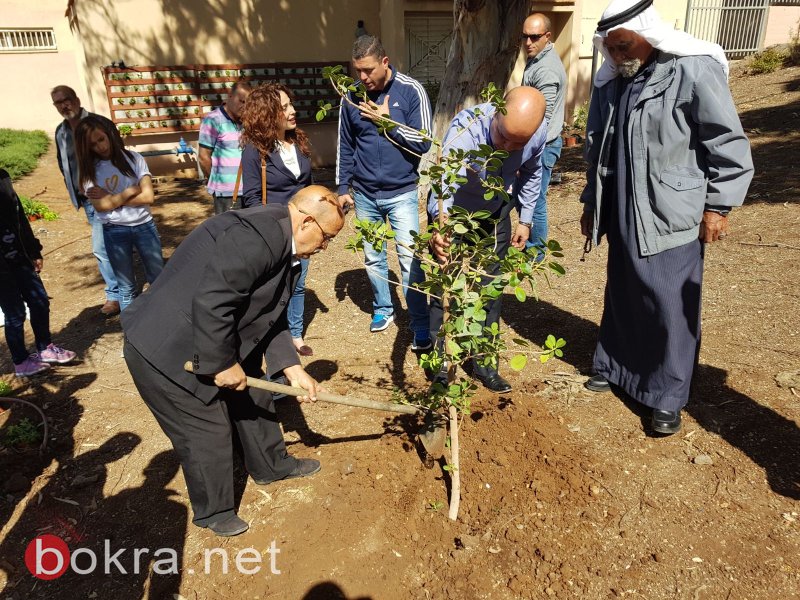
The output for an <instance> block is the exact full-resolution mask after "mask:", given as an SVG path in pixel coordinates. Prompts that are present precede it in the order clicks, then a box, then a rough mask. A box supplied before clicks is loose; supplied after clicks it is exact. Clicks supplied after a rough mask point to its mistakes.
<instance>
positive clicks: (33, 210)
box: [19, 196, 58, 221]
mask: <svg viewBox="0 0 800 600" xmlns="http://www.w3.org/2000/svg"><path fill="white" fill-rule="evenodd" d="M19 200H20V202H21V203H22V210H23V211H25V216H26V217H28V220H29V221H37V220H38V219H44V220H45V221H55V220H56V219H57V218H58V214H57V213H55V212H53V211H52V210H51V209H50V207H49V206H47V205H46V204H45V203H44V202H38V201H36V200H31V199H30V198H28V197H27V196H20V197H19Z"/></svg>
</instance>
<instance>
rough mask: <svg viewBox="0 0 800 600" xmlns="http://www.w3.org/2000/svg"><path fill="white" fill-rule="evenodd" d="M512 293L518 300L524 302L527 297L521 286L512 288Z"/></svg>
mask: <svg viewBox="0 0 800 600" xmlns="http://www.w3.org/2000/svg"><path fill="white" fill-rule="evenodd" d="M514 295H515V296H516V297H517V300H519V301H520V302H525V300H526V299H527V297H528V294H526V293H525V290H524V289H523V288H522V287H521V286H517V287H515V288H514Z"/></svg>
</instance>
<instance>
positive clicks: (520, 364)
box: [508, 354, 528, 371]
mask: <svg viewBox="0 0 800 600" xmlns="http://www.w3.org/2000/svg"><path fill="white" fill-rule="evenodd" d="M527 364H528V357H527V356H525V355H524V354H517V355H516V356H515V357H514V358H512V359H511V360H510V361H508V365H509V366H510V367H511V368H512V369H514V370H515V371H522V369H524V368H525V365H527Z"/></svg>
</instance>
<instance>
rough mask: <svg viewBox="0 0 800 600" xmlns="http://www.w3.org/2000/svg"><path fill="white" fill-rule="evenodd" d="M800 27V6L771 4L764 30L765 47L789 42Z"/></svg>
mask: <svg viewBox="0 0 800 600" xmlns="http://www.w3.org/2000/svg"><path fill="white" fill-rule="evenodd" d="M798 29H800V6H771V7H770V9H769V17H767V29H766V31H765V32H764V44H763V47H764V48H769V47H770V46H774V45H775V44H786V43H788V42H789V41H790V40H791V39H792V36H793V35H796V34H797V31H798Z"/></svg>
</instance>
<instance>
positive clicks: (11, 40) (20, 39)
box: [0, 28, 58, 52]
mask: <svg viewBox="0 0 800 600" xmlns="http://www.w3.org/2000/svg"><path fill="white" fill-rule="evenodd" d="M57 49H58V47H57V46H56V36H55V34H54V33H53V30H52V28H47V29H21V28H15V29H0V52H53V51H54V50H57Z"/></svg>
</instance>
